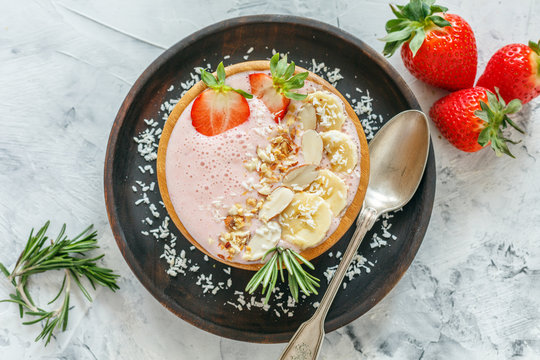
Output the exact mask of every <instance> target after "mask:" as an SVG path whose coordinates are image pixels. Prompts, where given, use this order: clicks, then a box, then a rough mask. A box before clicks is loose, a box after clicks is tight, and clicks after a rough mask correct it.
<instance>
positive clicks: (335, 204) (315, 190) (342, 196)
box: [306, 169, 349, 216]
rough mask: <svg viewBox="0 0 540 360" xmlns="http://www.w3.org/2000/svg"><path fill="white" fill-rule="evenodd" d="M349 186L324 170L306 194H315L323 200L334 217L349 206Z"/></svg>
mask: <svg viewBox="0 0 540 360" xmlns="http://www.w3.org/2000/svg"><path fill="white" fill-rule="evenodd" d="M348 188H349V187H348V186H347V184H345V181H343V180H342V179H341V178H340V177H339V176H337V175H336V174H334V173H333V172H331V171H330V170H327V169H324V170H320V171H319V176H318V177H317V179H315V181H314V182H312V183H311V185H310V186H309V187H308V188H307V189H306V192H309V193H312V194H315V195H318V196H320V197H321V198H323V199H324V200H325V201H326V202H327V203H328V205H330V210H332V213H333V214H334V216H338V214H339V213H340V212H341V210H343V208H345V205H347V190H348Z"/></svg>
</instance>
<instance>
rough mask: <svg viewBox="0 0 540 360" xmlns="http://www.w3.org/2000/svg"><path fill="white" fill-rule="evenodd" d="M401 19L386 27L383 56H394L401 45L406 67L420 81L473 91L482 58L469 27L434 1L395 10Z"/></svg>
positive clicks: (416, 1) (421, 0)
mask: <svg viewBox="0 0 540 360" xmlns="http://www.w3.org/2000/svg"><path fill="white" fill-rule="evenodd" d="M390 7H391V8H392V12H393V13H394V15H396V17H397V19H392V20H389V21H388V22H387V23H386V32H387V33H388V35H386V36H385V37H384V38H382V39H381V40H383V41H385V42H386V46H385V47H384V51H383V54H384V55H385V56H392V55H393V54H394V52H395V51H396V50H397V49H398V48H399V46H400V45H401V44H403V46H402V47H401V58H402V59H403V63H404V64H405V67H406V68H407V69H408V70H409V71H410V72H411V74H413V75H414V76H415V77H417V78H418V79H420V80H422V81H424V82H426V83H428V84H431V85H433V86H436V87H439V88H442V89H446V90H450V91H454V90H459V89H466V88H470V87H472V86H473V84H474V79H475V77H476V66H477V59H478V55H477V52H476V40H475V38H474V33H473V31H472V29H471V27H470V26H469V24H468V23H467V22H466V21H465V20H463V19H462V18H461V17H459V16H458V15H453V14H446V11H447V10H448V9H447V8H445V7H443V6H439V5H434V1H432V0H411V2H410V3H409V4H407V5H405V6H400V5H398V6H396V7H394V6H392V5H390Z"/></svg>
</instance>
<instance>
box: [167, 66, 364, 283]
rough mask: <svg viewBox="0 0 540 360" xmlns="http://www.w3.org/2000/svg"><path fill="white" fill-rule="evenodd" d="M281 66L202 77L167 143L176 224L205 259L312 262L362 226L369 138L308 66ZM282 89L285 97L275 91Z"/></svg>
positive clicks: (247, 265) (247, 263) (257, 264)
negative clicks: (283, 252)
mask: <svg viewBox="0 0 540 360" xmlns="http://www.w3.org/2000/svg"><path fill="white" fill-rule="evenodd" d="M273 60H275V57H274V58H273ZM276 61H277V60H276ZM285 63H286V60H285ZM276 64H277V63H276V62H274V64H272V63H271V62H269V61H249V62H243V63H238V64H235V65H231V66H228V67H227V68H225V69H223V68H221V71H220V68H218V71H217V76H216V77H214V75H210V74H208V73H204V74H203V80H205V81H204V82H203V81H201V82H199V83H197V84H196V85H194V86H193V87H192V88H191V89H190V90H189V91H188V92H187V93H186V94H185V95H184V96H183V97H182V98H181V99H180V100H179V102H178V103H177V104H176V106H175V108H174V109H173V111H172V112H171V114H170V116H169V118H168V120H167V122H166V124H165V127H164V129H163V133H162V135H161V140H160V143H159V147H158V159H157V175H158V184H159V189H160V192H161V195H162V198H163V202H164V204H165V207H166V209H167V212H168V213H169V215H170V217H171V219H172V220H173V222H174V224H175V225H176V227H177V228H178V229H179V230H180V231H181V233H182V234H183V235H184V236H185V237H186V238H187V239H188V240H189V241H190V242H191V243H192V244H193V245H194V246H196V247H197V248H198V249H199V250H201V251H202V252H204V253H205V254H207V255H208V256H210V257H212V258H214V259H216V260H217V261H220V262H222V263H225V264H227V265H230V266H234V267H237V268H241V269H247V270H258V269H260V268H261V267H262V266H263V265H264V263H265V261H268V259H269V257H265V255H266V254H267V252H269V251H271V250H272V249H275V248H277V247H279V248H280V249H290V250H291V251H294V253H297V254H299V255H300V256H301V257H300V258H301V259H305V260H311V259H313V258H315V257H317V256H319V255H320V254H322V253H324V252H325V251H326V250H328V249H329V248H330V247H332V245H334V244H335V243H336V242H337V241H338V240H339V239H340V238H341V237H342V236H343V235H344V233H345V232H346V231H347V230H348V229H349V227H350V226H351V225H352V224H353V222H354V220H355V218H356V216H357V215H358V213H359V211H360V208H361V206H362V202H363V199H364V196H365V192H366V188H367V184H368V179H369V155H368V147H367V141H366V139H365V135H364V131H363V129H362V127H361V125H360V122H359V121H358V118H357V116H356V114H355V113H354V110H353V109H352V108H351V106H350V105H349V104H348V102H347V101H346V100H345V98H344V97H343V96H342V95H341V94H340V93H339V92H338V91H337V90H336V89H335V88H334V87H332V86H331V85H330V84H329V83H328V82H326V81H325V80H323V79H322V78H320V77H318V76H317V75H315V74H313V73H307V74H304V75H305V76H301V79H299V78H300V77H299V76H297V77H295V74H302V73H303V72H306V71H305V70H303V69H300V68H298V67H297V68H296V69H295V68H294V63H293V64H292V67H290V65H289V66H287V69H285V67H283V66H284V65H283V64H282V62H281V65H279V66H282V65H283V66H282V67H281V69H277V70H276ZM220 72H221V73H220ZM283 73H285V74H283ZM276 75H277V76H276ZM282 75H284V77H283V76H282ZM280 76H281V78H282V79H283V82H281V83H280V80H279V78H280ZM210 77H211V78H210ZM287 79H289V80H290V82H286V81H285V80H287ZM291 79H292V80H291ZM300 80H302V81H300ZM276 84H277V85H276ZM280 84H281V85H283V87H284V92H283V93H285V92H286V93H287V96H284V95H283V96H281V97H276V96H275V91H274V90H275V89H276V88H277V87H278V86H281V85H280ZM289 85H291V86H289ZM209 87H210V88H211V89H208V88H209ZM276 276H277V275H276Z"/></svg>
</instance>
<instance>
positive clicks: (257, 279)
mask: <svg viewBox="0 0 540 360" xmlns="http://www.w3.org/2000/svg"><path fill="white" fill-rule="evenodd" d="M270 254H272V257H271V258H270V259H269V260H268V261H267V262H266V264H264V265H263V267H261V268H260V269H259V271H257V272H256V273H255V275H253V277H252V278H251V280H250V281H249V283H248V284H247V285H246V291H247V292H248V293H249V294H253V292H255V290H257V288H258V287H259V285H262V294H263V295H265V293H266V296H265V299H264V303H265V304H267V303H268V300H269V299H270V296H271V294H272V292H273V290H274V288H275V287H276V283H277V279H278V273H279V275H280V277H281V281H282V282H284V281H285V277H284V275H283V269H284V268H285V269H287V272H288V277H287V281H288V283H289V289H290V291H291V295H292V297H293V298H294V300H295V301H298V294H299V289H300V290H302V292H303V293H304V294H306V295H308V296H309V295H311V294H318V293H317V289H316V288H318V287H319V286H320V285H319V279H318V278H316V277H315V276H313V275H311V274H310V273H308V272H307V270H306V269H304V268H303V267H302V263H303V265H306V266H307V267H308V268H310V269H311V270H314V269H315V267H314V266H313V264H312V263H310V262H309V261H307V260H306V259H305V258H304V257H302V256H301V255H300V254H298V253H297V252H295V251H294V250H291V249H284V248H282V247H275V248H272V249H270V250H268V251H267V252H266V253H265V254H264V256H263V258H262V260H263V261H264V259H266V257H267V256H268V255H270Z"/></svg>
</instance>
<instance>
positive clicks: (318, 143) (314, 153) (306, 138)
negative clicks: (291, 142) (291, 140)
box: [302, 130, 323, 165]
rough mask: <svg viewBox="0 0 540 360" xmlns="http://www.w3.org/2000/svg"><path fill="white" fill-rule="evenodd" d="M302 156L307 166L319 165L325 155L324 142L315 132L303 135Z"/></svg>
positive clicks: (307, 132) (310, 131) (309, 131)
mask: <svg viewBox="0 0 540 360" xmlns="http://www.w3.org/2000/svg"><path fill="white" fill-rule="evenodd" d="M302 154H303V155H304V161H305V162H306V164H314V165H319V164H320V163H321V159H322V154H323V141H322V139H321V136H320V135H319V134H318V133H317V132H316V131H315V130H308V131H306V132H305V133H304V135H302Z"/></svg>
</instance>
